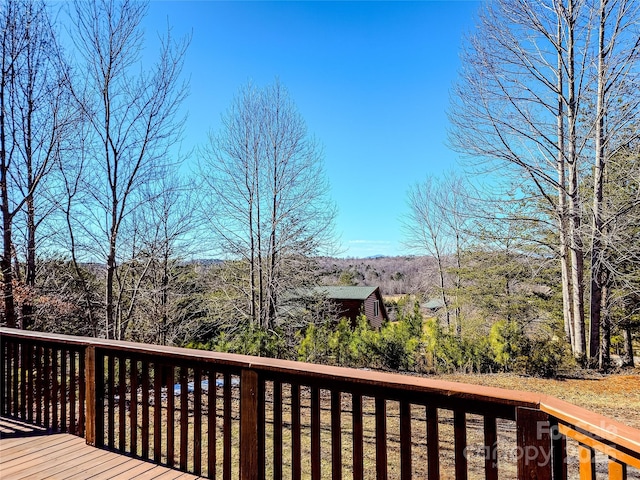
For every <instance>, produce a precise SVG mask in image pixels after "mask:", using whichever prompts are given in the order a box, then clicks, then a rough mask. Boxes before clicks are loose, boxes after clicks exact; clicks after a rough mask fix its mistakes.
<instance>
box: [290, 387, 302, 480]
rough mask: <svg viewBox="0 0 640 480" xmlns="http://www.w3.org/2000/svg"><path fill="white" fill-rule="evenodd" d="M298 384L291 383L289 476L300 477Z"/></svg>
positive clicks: (300, 449)
mask: <svg viewBox="0 0 640 480" xmlns="http://www.w3.org/2000/svg"><path fill="white" fill-rule="evenodd" d="M300 427H301V425H300V385H298V384H297V383H296V384H294V383H292V384H291V477H292V478H293V480H300V478H301V477H302V461H301V459H302V448H301V441H300V430H301V428H300Z"/></svg>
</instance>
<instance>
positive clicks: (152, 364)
mask: <svg viewBox="0 0 640 480" xmlns="http://www.w3.org/2000/svg"><path fill="white" fill-rule="evenodd" d="M0 357H1V358H0V359H1V361H2V365H1V375H2V386H1V388H0V413H1V414H2V415H3V416H5V417H13V418H17V419H21V420H24V421H27V422H30V423H32V424H34V425H39V426H42V427H44V428H47V429H51V430H55V431H65V432H69V433H72V434H75V435H78V436H81V437H85V438H86V441H87V443H89V444H91V445H95V446H96V447H102V448H108V449H112V450H115V451H119V452H121V453H123V454H126V455H130V456H133V457H138V458H142V459H145V460H149V461H153V462H155V463H158V464H162V465H166V466H169V467H175V468H178V469H180V470H183V471H185V472H190V473H194V474H196V475H202V476H207V477H209V478H222V479H224V480H227V479H231V478H241V479H263V478H274V479H279V478H292V479H300V478H311V479H313V480H316V479H318V480H319V479H321V478H332V479H342V478H353V479H356V480H357V479H363V478H401V479H408V478H428V479H430V480H431V479H438V478H441V477H443V478H444V477H447V478H452V477H453V478H456V479H466V478H472V477H475V478H486V479H498V478H518V479H529V478H538V479H566V478H574V477H575V478H580V479H593V478H596V476H600V475H603V476H604V477H607V478H610V479H625V478H640V475H639V473H638V472H639V469H640V431H639V430H636V429H633V428H631V427H628V426H626V425H624V424H622V423H620V422H616V421H614V420H611V419H609V418H606V417H604V416H601V415H598V414H596V413H593V412H590V411H587V410H585V409H582V408H579V407H576V406H574V405H571V404H568V403H566V402H563V401H560V400H558V399H555V398H552V397H548V396H544V395H538V394H532V393H527V392H519V391H511V390H504V389H497V388H490V387H481V386H476V385H464V384H458V383H453V382H443V381H439V380H432V379H426V378H422V377H417V376H408V375H400V374H391V373H382V372H372V371H366V370H356V369H349V368H341V367H330V366H322V365H312V364H307V363H299V362H290V361H284V360H273V359H266V358H258V357H247V356H242V355H233V354H221V353H215V352H206V351H200V350H190V349H183V348H174V347H161V346H154V345H146V344H137V343H131V342H120V341H112V340H102V339H95V338H84V337H72V336H64V335H55V334H45V333H38V332H29V331H22V330H14V329H7V328H2V329H0Z"/></svg>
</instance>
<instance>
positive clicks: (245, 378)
mask: <svg viewBox="0 0 640 480" xmlns="http://www.w3.org/2000/svg"><path fill="white" fill-rule="evenodd" d="M240 478H241V479H242V480H257V479H258V373H257V372H256V371H255V370H247V369H243V370H242V372H241V373H240Z"/></svg>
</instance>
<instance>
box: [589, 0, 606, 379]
mask: <svg viewBox="0 0 640 480" xmlns="http://www.w3.org/2000/svg"><path fill="white" fill-rule="evenodd" d="M606 7H607V0H600V26H599V31H598V87H597V88H598V90H597V102H596V128H595V135H596V138H595V165H594V170H593V222H592V228H591V299H590V320H591V322H590V330H589V358H590V359H591V360H594V359H597V358H601V356H600V352H599V351H598V350H599V348H600V319H601V315H602V298H603V296H602V289H603V272H602V269H603V265H602V259H601V256H602V223H603V222H602V201H603V192H604V175H605V168H606V159H605V131H604V128H605V104H604V102H605V98H604V92H605V82H606V78H605V60H606V50H605V48H606V46H605V43H604V42H605V38H604V34H605V27H606V19H607V12H606ZM606 355H607V356H608V353H606ZM600 367H601V368H602V361H600Z"/></svg>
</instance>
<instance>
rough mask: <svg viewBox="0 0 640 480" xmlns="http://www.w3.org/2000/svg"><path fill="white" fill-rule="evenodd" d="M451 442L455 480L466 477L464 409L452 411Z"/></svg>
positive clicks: (465, 420) (463, 479) (461, 479)
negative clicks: (452, 444) (453, 451)
mask: <svg viewBox="0 0 640 480" xmlns="http://www.w3.org/2000/svg"><path fill="white" fill-rule="evenodd" d="M453 443H454V450H455V464H456V468H455V471H456V480H466V478H467V456H466V455H465V452H466V448H467V419H466V415H465V413H464V411H461V410H454V411H453Z"/></svg>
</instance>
